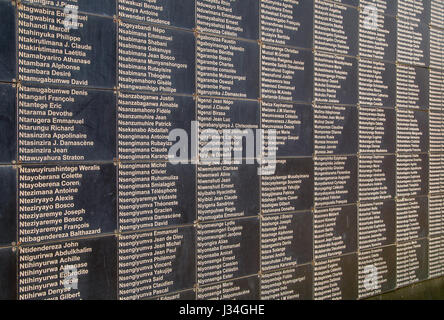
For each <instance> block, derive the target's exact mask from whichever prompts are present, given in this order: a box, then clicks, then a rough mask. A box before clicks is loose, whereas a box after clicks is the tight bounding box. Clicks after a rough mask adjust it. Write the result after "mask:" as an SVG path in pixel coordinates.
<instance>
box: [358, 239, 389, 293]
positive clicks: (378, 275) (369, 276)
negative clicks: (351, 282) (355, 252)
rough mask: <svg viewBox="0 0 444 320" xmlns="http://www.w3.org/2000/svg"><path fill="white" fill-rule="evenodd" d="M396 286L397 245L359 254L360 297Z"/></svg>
mask: <svg viewBox="0 0 444 320" xmlns="http://www.w3.org/2000/svg"><path fill="white" fill-rule="evenodd" d="M395 287H396V246H388V247H382V248H378V249H373V250H367V251H362V252H360V254H359V298H366V297H369V296H374V295H377V294H380V293H383V292H387V291H390V290H393V289H395Z"/></svg>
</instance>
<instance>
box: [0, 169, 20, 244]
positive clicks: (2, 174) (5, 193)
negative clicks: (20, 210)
mask: <svg viewBox="0 0 444 320" xmlns="http://www.w3.org/2000/svg"><path fill="white" fill-rule="evenodd" d="M16 199H17V169H16V168H13V167H10V166H0V200H1V201H0V202H1V204H2V205H1V207H0V246H8V245H11V244H12V243H13V242H16V234H17V230H16V228H17V226H16V225H17V222H16V219H17V213H16V210H17V202H16V201H17V200H16Z"/></svg>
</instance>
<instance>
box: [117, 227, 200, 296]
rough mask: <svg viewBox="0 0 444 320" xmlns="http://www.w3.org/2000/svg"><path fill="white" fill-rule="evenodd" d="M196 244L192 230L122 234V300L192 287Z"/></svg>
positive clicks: (119, 251) (120, 285) (194, 274)
mask: <svg viewBox="0 0 444 320" xmlns="http://www.w3.org/2000/svg"><path fill="white" fill-rule="evenodd" d="M195 243H196V242H195V230H194V228H193V227H185V228H173V229H157V230H153V231H144V232H140V233H129V234H121V235H120V236H119V240H118V246H119V250H118V255H119V299H121V300H140V299H148V298H152V297H154V296H160V295H165V294H169V293H172V292H175V291H181V290H184V289H188V288H191V287H193V285H194V283H195V282H196V279H195V278H196V271H195V263H194V260H195V256H196V248H195Z"/></svg>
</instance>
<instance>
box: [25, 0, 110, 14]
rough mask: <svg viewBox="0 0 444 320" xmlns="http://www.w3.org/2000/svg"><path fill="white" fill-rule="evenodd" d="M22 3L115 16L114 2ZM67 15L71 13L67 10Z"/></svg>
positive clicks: (32, 0) (30, 0)
mask: <svg viewBox="0 0 444 320" xmlns="http://www.w3.org/2000/svg"><path fill="white" fill-rule="evenodd" d="M22 2H24V3H29V4H35V5H41V6H45V7H54V8H57V9H64V8H65V7H66V8H67V9H69V8H70V7H69V6H73V7H75V8H77V10H78V12H85V13H94V14H99V15H106V16H110V17H112V16H114V15H115V14H116V1H115V0H94V1H91V0H64V1H57V0H22ZM67 12H68V13H72V11H70V10H67Z"/></svg>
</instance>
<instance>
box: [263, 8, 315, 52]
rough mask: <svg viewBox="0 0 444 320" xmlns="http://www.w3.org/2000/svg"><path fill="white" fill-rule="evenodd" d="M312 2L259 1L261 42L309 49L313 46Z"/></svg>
mask: <svg viewBox="0 0 444 320" xmlns="http://www.w3.org/2000/svg"><path fill="white" fill-rule="evenodd" d="M313 4H314V0H304V1H294V2H284V1H280V0H268V1H260V5H261V26H260V28H261V36H262V41H264V42H269V43H272V44H280V45H285V46H294V47H300V48H311V47H312V46H313V37H312V33H313V14H314V13H313Z"/></svg>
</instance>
